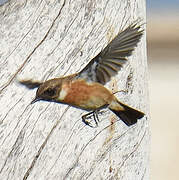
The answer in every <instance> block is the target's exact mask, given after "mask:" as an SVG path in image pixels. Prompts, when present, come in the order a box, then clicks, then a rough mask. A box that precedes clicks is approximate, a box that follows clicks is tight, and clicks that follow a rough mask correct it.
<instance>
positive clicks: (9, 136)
mask: <svg viewBox="0 0 179 180" xmlns="http://www.w3.org/2000/svg"><path fill="white" fill-rule="evenodd" d="M141 17H142V23H143V22H144V23H145V22H146V21H145V1H144V0H136V1H132V0H131V1H117V0H101V1H94V0H88V1H83V0H76V1H71V0H61V1H59V0H44V1H42V0H40V1H36V0H28V1H26V0H21V1H18V0H11V1H9V2H8V3H6V4H4V5H2V6H0V28H1V29H0V39H1V40H0V79H1V81H0V102H1V106H0V179H3V180H5V179H15V180H19V179H24V180H25V179H31V180H32V179H37V180H40V179H42V180H45V179H48V180H51V179H60V180H61V179H84V180H86V179H96V180H98V179H120V180H141V179H145V180H147V179H149V139H150V138H149V127H148V120H149V119H148V118H147V117H148V116H149V113H148V112H149V111H148V110H149V108H148V107H149V103H148V86H147V60H146V42H145V36H143V38H142V40H141V42H140V43H139V44H138V47H137V48H136V49H135V51H134V53H133V55H132V56H131V57H130V58H129V62H128V63H127V64H126V65H125V66H124V68H123V69H122V70H121V71H120V72H119V73H118V75H117V76H115V77H114V78H113V79H112V80H111V82H109V83H108V84H107V88H109V89H111V90H112V91H113V92H116V91H118V90H122V89H123V90H126V89H127V90H128V91H127V93H126V94H125V93H120V92H119V93H116V96H117V97H118V98H119V99H120V100H121V101H122V102H124V103H126V104H129V105H130V106H132V107H135V108H137V109H139V110H141V111H143V112H145V113H146V116H145V118H143V119H141V120H139V121H138V123H137V124H135V125H133V126H131V127H127V126H126V125H125V124H124V123H123V122H122V121H119V119H118V117H117V116H115V115H114V114H113V113H111V112H109V111H108V110H105V112H104V114H102V115H99V119H100V123H99V126H98V127H97V128H91V127H88V126H85V125H84V124H83V123H82V121H81V116H82V115H84V114H85V113H86V112H85V111H83V110H80V109H76V108H74V107H69V106H67V105H63V104H57V103H49V102H38V103H36V104H34V105H29V103H30V102H31V100H32V99H33V98H34V97H35V90H32V91H30V90H28V89H26V88H25V87H22V86H20V85H19V84H18V82H17V80H18V79H34V80H42V81H44V80H46V79H51V78H54V77H59V76H63V75H68V74H71V73H75V72H77V71H79V70H81V69H82V68H83V67H84V66H85V65H86V64H87V63H88V62H89V61H90V59H92V58H93V57H94V56H96V55H97V54H98V53H99V52H100V51H101V50H102V48H104V47H105V46H106V45H107V44H108V43H109V42H110V41H111V39H112V38H114V37H115V35H116V34H117V33H118V32H119V30H121V29H123V28H125V27H127V25H129V24H131V23H132V22H134V21H135V20H137V19H138V18H141Z"/></svg>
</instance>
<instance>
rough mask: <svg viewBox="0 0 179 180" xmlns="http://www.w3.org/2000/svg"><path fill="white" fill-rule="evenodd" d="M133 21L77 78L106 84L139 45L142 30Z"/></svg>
mask: <svg viewBox="0 0 179 180" xmlns="http://www.w3.org/2000/svg"><path fill="white" fill-rule="evenodd" d="M138 22H139V21H135V22H134V23H132V24H130V25H129V26H128V27H127V28H125V29H124V30H122V31H120V32H119V33H118V35H117V36H116V37H115V38H114V39H113V40H112V41H111V42H110V43H109V44H108V45H107V46H106V47H105V48H104V49H103V50H102V51H101V52H100V53H99V54H98V55H97V56H96V57H95V58H93V59H92V60H91V61H90V62H89V63H88V65H87V66H86V67H85V68H84V69H83V70H82V71H81V72H80V73H79V77H81V78H85V79H86V80H90V81H97V82H99V83H101V84H105V83H107V82H108V81H109V80H110V79H111V77H112V76H114V75H116V74H117V72H118V71H119V70H120V69H121V68H122V66H123V64H124V63H126V61H127V57H129V56H131V54H132V52H133V51H134V49H135V47H136V46H137V44H138V43H139V41H140V39H141V37H142V35H143V32H144V29H143V28H142V24H141V25H138Z"/></svg>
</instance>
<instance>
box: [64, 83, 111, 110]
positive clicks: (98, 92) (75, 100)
mask: <svg viewBox="0 0 179 180" xmlns="http://www.w3.org/2000/svg"><path fill="white" fill-rule="evenodd" d="M61 92H62V93H61V97H63V99H61V102H63V103H65V104H69V105H72V106H75V107H78V108H81V109H85V110H95V109H97V108H100V107H102V106H104V105H107V104H109V103H110V101H111V99H112V96H113V94H111V93H110V92H109V91H108V90H107V89H106V88H105V87H103V86H102V85H100V84H98V83H91V84H89V83H86V82H85V81H82V80H76V81H75V82H73V83H71V84H69V85H65V86H62V90H61Z"/></svg>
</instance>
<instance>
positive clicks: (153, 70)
mask: <svg viewBox="0 0 179 180" xmlns="http://www.w3.org/2000/svg"><path fill="white" fill-rule="evenodd" d="M147 42H148V49H147V50H148V64H149V78H150V80H149V88H150V91H149V93H150V110H151V132H152V141H151V180H169V179H171V180H178V179H179V114H178V113H177V112H178V111H179V0H170V1H169V0H157V1H156V0H149V1H147Z"/></svg>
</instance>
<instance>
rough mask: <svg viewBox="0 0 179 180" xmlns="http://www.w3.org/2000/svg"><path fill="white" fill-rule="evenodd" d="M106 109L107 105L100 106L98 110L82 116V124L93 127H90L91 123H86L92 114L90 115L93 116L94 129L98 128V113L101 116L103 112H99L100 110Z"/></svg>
mask: <svg viewBox="0 0 179 180" xmlns="http://www.w3.org/2000/svg"><path fill="white" fill-rule="evenodd" d="M106 107H107V105H105V106H102V107H100V108H98V109H95V110H94V111H91V112H89V113H87V114H85V115H83V116H82V122H84V123H85V124H86V125H88V126H90V127H94V126H92V125H91V123H90V122H89V121H87V119H88V118H90V117H91V114H92V115H93V118H94V121H95V124H96V127H97V126H98V122H99V117H98V114H99V113H100V114H103V113H104V112H103V111H102V112H100V110H101V109H103V108H106Z"/></svg>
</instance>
